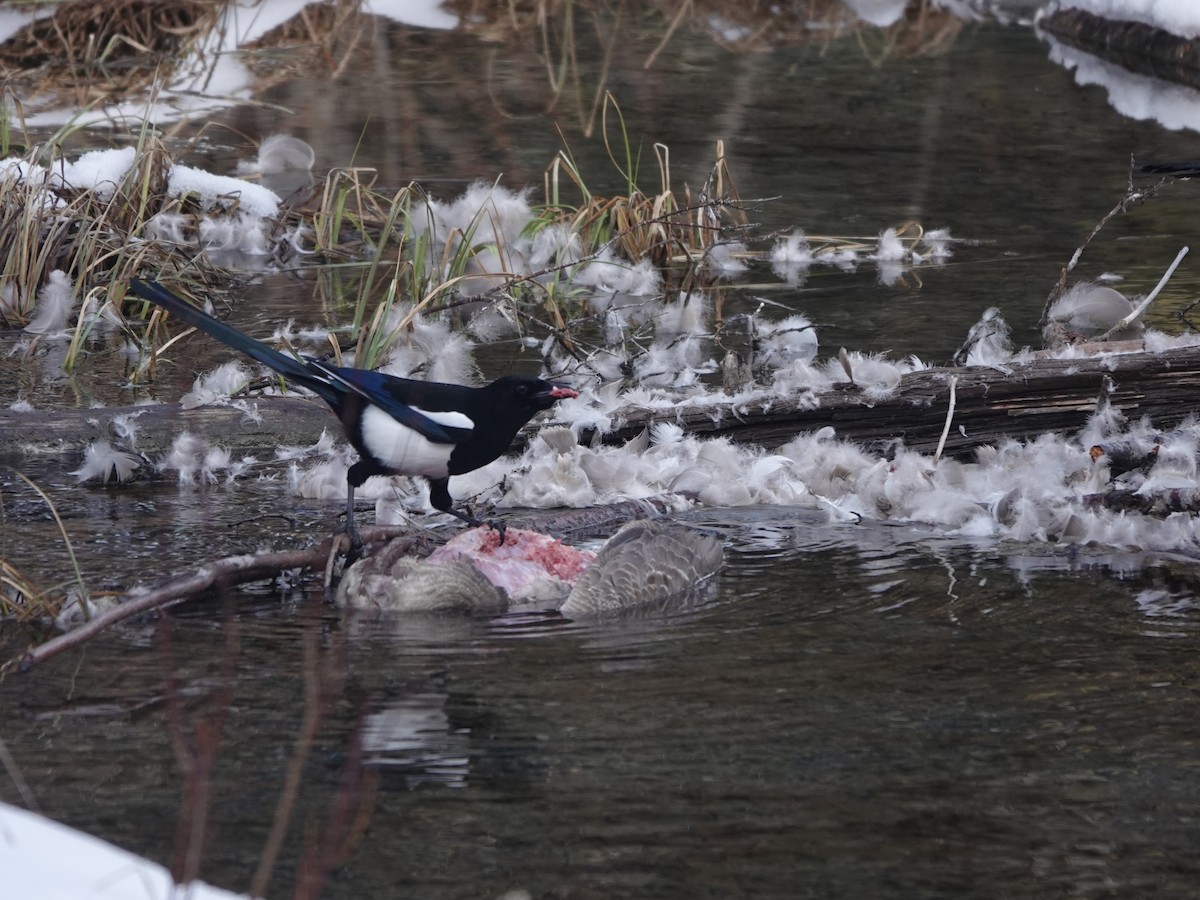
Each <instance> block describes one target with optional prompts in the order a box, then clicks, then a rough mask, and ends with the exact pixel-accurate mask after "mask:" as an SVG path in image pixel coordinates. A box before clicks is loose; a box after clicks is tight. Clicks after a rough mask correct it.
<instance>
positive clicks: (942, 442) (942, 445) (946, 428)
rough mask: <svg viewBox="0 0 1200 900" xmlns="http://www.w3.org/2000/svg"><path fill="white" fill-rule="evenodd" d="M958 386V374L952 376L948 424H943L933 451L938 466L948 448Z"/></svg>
mask: <svg viewBox="0 0 1200 900" xmlns="http://www.w3.org/2000/svg"><path fill="white" fill-rule="evenodd" d="M957 388H958V376H957V375H951V376H950V403H949V404H948V405H947V407H946V424H945V425H943V426H942V436H941V438H940V439H939V440H938V445H937V450H935V451H934V452H933V464H934V465H935V466H936V465H937V464H938V460H940V459H941V458H942V451H943V450H945V449H946V438H947V437H949V436H950V423H951V422H953V421H954V405H955V401H956V391H957Z"/></svg>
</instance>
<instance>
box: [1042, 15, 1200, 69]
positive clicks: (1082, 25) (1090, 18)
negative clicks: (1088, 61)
mask: <svg viewBox="0 0 1200 900" xmlns="http://www.w3.org/2000/svg"><path fill="white" fill-rule="evenodd" d="M1038 27H1039V28H1041V29H1042V30H1043V31H1047V32H1049V33H1050V34H1052V35H1054V36H1055V37H1056V38H1058V39H1059V40H1060V41H1062V42H1063V43H1065V44H1069V45H1070V46H1072V47H1076V48H1078V49H1080V50H1084V51H1086V52H1088V53H1091V54H1092V55H1094V56H1098V57H1100V58H1101V59H1104V60H1107V61H1108V62H1111V63H1115V64H1116V65H1119V66H1120V67H1121V68H1123V69H1126V70H1127V71H1130V72H1136V73H1138V74H1140V75H1149V76H1151V77H1154V78H1161V79H1163V80H1164V81H1172V82H1175V83H1177V84H1184V85H1187V86H1189V87H1193V88H1196V87H1200V38H1185V37H1180V36H1178V35H1174V34H1170V33H1169V32H1166V31H1163V30H1161V29H1159V28H1155V27H1154V26H1152V25H1144V24H1142V23H1141V22H1128V21H1122V20H1120V19H1115V18H1106V17H1104V16H1098V15H1095V14H1094V13H1090V12H1085V11H1083V10H1079V9H1073V8H1070V7H1069V6H1068V8H1066V9H1061V10H1058V11H1056V12H1053V13H1051V14H1050V15H1048V16H1044V17H1042V18H1041V19H1039V20H1038Z"/></svg>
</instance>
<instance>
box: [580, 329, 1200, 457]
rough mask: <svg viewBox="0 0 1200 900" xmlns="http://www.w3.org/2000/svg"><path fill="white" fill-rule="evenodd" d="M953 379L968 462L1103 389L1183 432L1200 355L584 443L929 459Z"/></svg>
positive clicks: (632, 417)
mask: <svg viewBox="0 0 1200 900" xmlns="http://www.w3.org/2000/svg"><path fill="white" fill-rule="evenodd" d="M951 378H954V379H956V391H955V393H956V408H955V413H954V419H953V422H952V425H951V428H950V433H949V435H948V437H947V440H946V447H945V452H946V453H950V454H957V455H962V454H965V453H968V452H970V451H972V450H974V449H975V448H977V447H980V446H983V445H986V444H994V443H997V442H998V441H1002V440H1004V439H1006V438H1015V439H1023V438H1030V437H1033V436H1035V435H1037V434H1040V433H1042V432H1047V431H1052V432H1071V431H1075V430H1078V429H1079V428H1080V427H1081V426H1083V425H1084V423H1085V422H1086V421H1087V419H1088V417H1089V416H1090V415H1091V414H1092V413H1094V412H1095V411H1096V407H1097V402H1098V398H1099V397H1100V395H1101V392H1102V391H1103V392H1104V393H1105V395H1106V396H1107V398H1108V402H1109V404H1111V405H1112V406H1114V407H1116V408H1117V409H1119V410H1120V411H1121V412H1122V413H1124V414H1125V415H1126V416H1128V417H1130V418H1138V417H1141V416H1149V417H1150V418H1151V419H1152V420H1153V421H1154V422H1155V424H1156V425H1158V426H1160V427H1164V428H1166V427H1170V426H1173V425H1176V424H1178V423H1179V422H1180V421H1181V420H1182V419H1184V418H1185V417H1186V416H1188V415H1191V414H1193V413H1194V412H1196V409H1197V405H1198V401H1200V347H1188V348H1183V349H1178V350H1167V351H1160V352H1149V351H1139V352H1132V353H1120V354H1108V355H1104V356H1092V357H1086V358H1078V359H1044V358H1040V359H1034V360H1031V361H1029V362H1024V363H1012V364H1009V365H1007V366H1005V367H1004V368H1003V369H995V368H980V367H974V368H958V367H943V368H935V369H925V370H922V371H919V372H911V373H909V374H907V375H904V376H903V377H902V378H901V379H900V384H899V386H898V387H897V388H896V390H895V392H894V393H892V394H891V395H890V396H888V397H887V398H886V399H883V400H869V399H868V398H866V397H865V396H864V395H863V393H862V391H861V390H859V389H858V388H857V387H855V386H854V385H853V384H850V383H845V384H840V385H835V387H834V389H833V390H832V391H827V392H824V393H821V394H818V395H807V394H806V395H803V396H800V397H796V398H791V399H786V400H777V401H774V402H771V403H763V404H761V405H758V406H743V407H741V408H737V407H735V406H734V405H733V404H729V403H725V404H723V405H722V404H717V405H716V406H715V407H714V408H713V409H712V410H703V411H685V412H682V413H679V414H676V413H672V414H670V415H659V416H647V415H646V414H645V413H643V412H640V411H639V410H636V409H629V410H623V411H619V412H618V413H616V414H615V416H614V419H617V420H620V421H621V422H622V424H621V426H620V427H618V428H616V429H614V430H612V431H609V432H607V433H605V434H603V435H596V434H585V435H584V436H583V442H584V443H587V442H588V441H589V440H591V441H599V442H601V443H605V444H619V443H623V442H625V441H627V440H629V439H631V438H633V437H635V436H637V434H638V433H639V432H640V431H641V430H642V429H643V428H645V427H646V426H647V425H648V424H651V423H652V422H653V421H654V420H655V419H658V420H662V421H671V422H676V423H678V424H679V425H680V426H682V427H683V429H684V430H685V431H687V432H690V433H692V434H697V435H704V436H711V437H726V438H729V439H730V440H733V441H736V442H742V443H754V444H759V445H761V446H764V447H768V448H770V447H776V446H779V445H780V444H784V443H786V442H787V441H789V440H791V439H792V438H793V437H795V436H796V435H797V434H799V433H802V432H808V431H816V430H818V429H820V428H823V427H825V426H827V425H828V426H832V427H833V428H834V429H835V430H836V431H837V435H838V437H839V438H842V439H848V440H852V441H856V442H858V443H860V444H862V445H864V446H866V447H868V448H872V449H878V450H882V449H885V448H886V446H887V445H888V444H890V443H891V442H893V441H895V440H897V439H900V440H903V441H904V443H905V445H906V446H908V447H909V448H910V449H914V450H919V451H922V452H932V451H933V450H934V449H935V448H936V447H937V444H938V440H939V439H940V437H941V434H942V429H943V427H944V426H945V422H946V412H947V406H948V401H949V395H950V379H951ZM1106 378H1107V379H1109V380H1110V381H1107V382H1106ZM814 400H815V401H816V405H815V408H813V407H814V403H813V401H814Z"/></svg>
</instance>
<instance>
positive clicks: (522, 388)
mask: <svg viewBox="0 0 1200 900" xmlns="http://www.w3.org/2000/svg"><path fill="white" fill-rule="evenodd" d="M517 393H518V394H520V395H521V396H522V397H524V396H525V395H526V394H528V393H529V385H527V384H518V385H517Z"/></svg>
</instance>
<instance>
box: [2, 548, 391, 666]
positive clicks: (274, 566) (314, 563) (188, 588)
mask: <svg viewBox="0 0 1200 900" xmlns="http://www.w3.org/2000/svg"><path fill="white" fill-rule="evenodd" d="M409 531H410V527H409V526H402V525H376V526H374V527H371V528H362V529H359V533H360V534H361V535H362V538H363V543H364V544H377V543H380V542H382V541H387V540H390V539H391V538H394V537H399V536H401V535H403V534H407V533H408V532H409ZM341 537H342V536H341V534H336V535H332V536H330V537H328V538H326V539H325V540H323V541H321V543H319V544H315V545H313V546H311V547H306V548H303V549H299V550H281V551H278V552H274V553H259V554H255V555H249V554H244V555H241V556H229V557H226V558H224V559H219V560H216V561H214V562H211V563H207V564H205V565H203V566H200V568H198V569H196V570H195V571H193V572H189V573H187V574H184V575H175V576H172V577H170V578H166V579H164V580H162V581H159V582H157V583H156V584H153V585H150V586H149V587H136V588H132V589H131V590H129V591H127V592H126V593H125V596H126V598H128V599H126V601H125V602H123V603H120V604H119V605H117V606H114V607H113V608H112V609H109V610H106V611H105V612H103V613H100V614H99V615H95V616H92V618H91V619H90V620H89V621H87V622H85V623H84V624H83V625H80V626H79V627H78V628H76V629H74V630H73V631H69V632H67V633H66V634H61V635H59V636H58V637H55V638H51V639H50V640H48V641H46V643H44V644H41V645H39V646H37V647H34V648H33V649H31V650H30V651H29V652H28V653H26V654H25V655H24V656H23V657H20V658H19V659H16V660H11V661H9V662H8V663H6V664H5V665H4V669H8V668H10V667H12V666H13V665H14V663H15V664H16V666H17V668H19V669H20V671H22V672H25V671H28V670H29V669H31V668H33V667H34V666H36V665H38V664H39V663H42V662H45V661H46V660H48V659H51V658H53V657H55V656H58V655H59V654H60V653H62V652H63V651H65V650H69V649H71V648H72V647H77V646H78V645H80V644H82V643H83V642H84V641H87V640H88V639H89V638H92V637H94V636H95V635H96V634H99V633H100V632H101V631H103V630H104V629H105V628H108V627H109V626H110V625H115V624H116V623H117V622H123V621H124V620H125V619H129V618H132V617H133V616H137V615H141V614H142V613H147V612H150V611H151V610H153V609H157V608H159V607H165V606H170V605H172V604H175V603H178V602H180V601H181V600H186V599H188V598H190V597H196V596H199V595H200V594H203V593H204V592H205V591H209V590H212V589H213V588H214V587H217V586H218V585H221V586H226V585H227V586H233V585H237V584H245V583H246V582H248V581H260V580H262V579H264V578H270V577H272V576H274V575H276V574H278V573H279V572H280V571H282V570H286V569H304V568H307V569H316V568H318V567H321V566H323V565H324V563H325V560H326V559H327V558H328V556H329V553H330V548H331V545H332V542H333V541H337V540H341Z"/></svg>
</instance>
